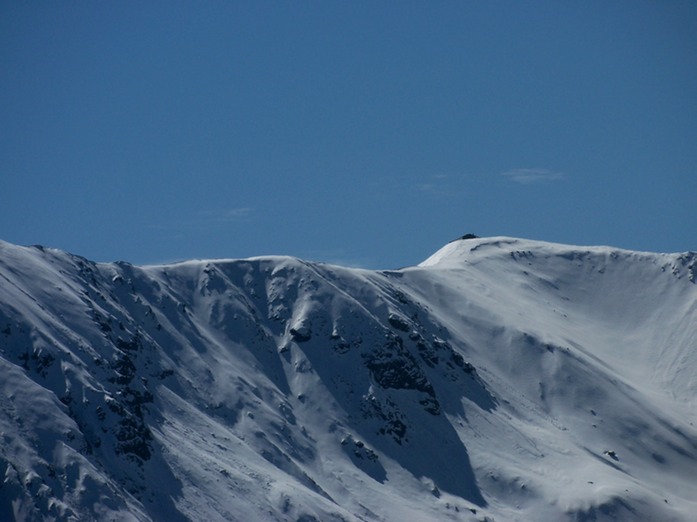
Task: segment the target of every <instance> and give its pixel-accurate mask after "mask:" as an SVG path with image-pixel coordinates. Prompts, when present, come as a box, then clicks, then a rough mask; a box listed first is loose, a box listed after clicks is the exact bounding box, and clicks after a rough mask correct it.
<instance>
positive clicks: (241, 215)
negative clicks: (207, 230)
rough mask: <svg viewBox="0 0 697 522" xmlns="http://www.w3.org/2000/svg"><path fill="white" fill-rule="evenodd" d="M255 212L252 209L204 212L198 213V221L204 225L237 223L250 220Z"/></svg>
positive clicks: (241, 208)
mask: <svg viewBox="0 0 697 522" xmlns="http://www.w3.org/2000/svg"><path fill="white" fill-rule="evenodd" d="M253 211H254V209H252V208H251V207H236V208H228V209H222V210H220V209H218V210H202V211H200V212H199V213H198V215H197V219H196V220H197V221H198V222H204V223H206V222H207V223H236V222H239V221H246V220H247V219H249V217H250V215H251V214H252V212H253Z"/></svg>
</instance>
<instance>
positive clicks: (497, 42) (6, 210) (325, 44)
mask: <svg viewBox="0 0 697 522" xmlns="http://www.w3.org/2000/svg"><path fill="white" fill-rule="evenodd" d="M0 75H1V77H0V78H1V79H0V169H1V170H0V181H1V182H2V185H1V186H2V191H1V192H0V239H4V240H6V241H11V242H14V243H18V244H37V243H39V244H43V245H46V246H52V247H57V248H60V249H63V250H68V251H71V252H73V253H77V254H81V255H84V256H86V257H88V258H91V259H94V260H97V261H112V260H117V259H122V260H127V261H130V262H134V263H157V262H166V261H173V260H180V259H188V258H221V257H233V258H237V257H249V256H255V255H266V254H289V255H294V256H298V257H301V258H305V259H312V260H319V261H327V262H335V263H343V264H349V265H352V266H364V267H368V268H394V267H399V266H405V265H411V264H415V263H418V262H419V261H421V260H423V259H425V258H426V257H428V256H429V255H430V254H431V253H432V252H433V251H435V250H436V249H438V248H439V247H440V246H442V245H443V244H444V243H446V242H447V241H449V240H451V239H453V238H455V237H458V236H460V235H462V234H465V233H468V232H473V233H476V234H478V235H482V236H486V235H511V236H519V237H526V238H532V239H541V240H547V241H555V242H562V243H571V244H588V245H590V244H592V245H598V244H604V245H613V246H617V247H622V248H630V249H638V250H650V251H686V250H696V249H697V233H696V232H695V231H696V230H697V4H695V3H694V2H687V1H686V2H674V1H660V2H659V1H642V0H632V1H620V0H617V1H612V2H607V1H589V2H570V1H548V2H538V1H530V2H517V1H515V2H514V1H491V2H489V1H487V2H484V1H481V2H479V1H468V2H449V1H448V2H410V1H404V2H372V1H371V2H362V1H358V2H314V1H308V2H214V1H209V2H199V3H194V2H177V1H167V2H164V1H161V2H157V1H155V2H147V3H143V2H79V1H76V2H10V1H5V0H3V1H0Z"/></svg>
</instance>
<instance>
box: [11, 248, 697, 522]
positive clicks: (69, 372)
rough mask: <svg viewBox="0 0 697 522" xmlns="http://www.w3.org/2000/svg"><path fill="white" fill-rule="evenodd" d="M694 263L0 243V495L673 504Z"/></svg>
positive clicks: (538, 514) (427, 514)
mask: <svg viewBox="0 0 697 522" xmlns="http://www.w3.org/2000/svg"><path fill="white" fill-rule="evenodd" d="M696 259H697V255H695V254H694V253H689V252H688V253H683V254H651V253H638V252H632V251H627V250H620V249H613V248H610V247H573V246H566V245H556V244H553V243H544V242H537V241H531V240H520V239H515V238H504V237H500V238H477V239H467V240H464V241H455V242H453V243H450V244H448V245H446V246H444V247H443V248H442V249H441V250H439V251H438V252H436V253H434V254H433V255H432V256H430V257H429V258H428V259H426V260H425V261H424V262H423V263H421V264H420V265H418V266H415V267H408V268H405V269H400V270H383V271H372V270H360V269H349V268H343V267H339V266H336V265H328V264H323V263H311V262H307V261H302V260H299V259H296V258H292V257H285V256H263V257H254V258H248V259H244V260H229V259H228V260H201V261H186V262H181V263H176V264H167V265H149V266H142V267H138V266H134V265H130V264H128V263H92V262H90V261H88V260H86V259H85V258H81V257H79V256H71V255H69V254H65V253H62V252H60V251H58V250H53V249H43V248H39V247H35V248H32V247H16V246H14V245H10V244H8V243H0V276H1V277H0V284H1V285H2V295H3V298H2V301H1V302H0V305H1V307H0V353H2V364H3V375H6V376H7V378H6V379H5V380H4V382H3V385H2V386H3V388H4V389H3V397H7V398H6V399H4V402H3V406H2V412H3V418H2V423H1V424H0V426H1V428H0V430H1V431H2V437H4V440H5V445H4V446H3V449H2V450H1V451H2V453H0V457H1V459H2V460H0V477H2V476H4V481H3V482H2V486H1V487H0V516H3V518H7V519H12V518H13V517H15V518H18V519H37V520H38V519H43V518H45V517H49V516H51V517H54V518H55V519H58V520H69V519H71V517H72V518H84V517H90V518H115V519H122V520H150V519H152V520H159V519H165V518H166V519H171V520H189V519H191V520H193V519H199V518H209V519H212V520H306V521H308V520H394V519H397V518H405V517H407V518H410V517H411V518H413V516H415V514H416V516H418V517H419V518H420V519H423V520H483V519H484V518H485V517H489V519H494V520H524V519H531V518H533V519H534V518H537V519H541V518H554V519H564V518H566V519H569V520H586V519H587V520H591V519H600V520H602V519H607V520H612V519H624V520H648V519H650V518H651V517H658V518H661V519H665V520H670V519H672V520H687V519H688V516H689V513H690V512H694V511H693V510H694V509H695V504H694V500H693V499H692V496H691V495H690V491H689V490H690V486H689V483H690V482H689V481H690V479H692V478H694V477H695V476H696V474H697V464H696V463H697V432H696V430H695V427H694V422H693V421H694V419H695V413H696V410H697V404H696V401H695V395H696V394H697V380H696V379H695V376H694V371H693V370H691V369H692V368H694V367H697V366H695V365H696V364H697V360H696V359H695V357H696V355H695V350H694V339H695V332H697V319H696V316H697V304H696V303H697V297H696V289H697V285H695V271H696V269H695V267H696V266H697V263H696ZM589 325H592V328H589V327H588V326H589ZM24 389H28V390H31V393H24V392H23V391H22V390H24ZM37 412H39V413H41V414H40V415H39V414H38V413H37ZM572 470H573V472H572ZM2 473H4V475H2ZM201 499H204V500H201Z"/></svg>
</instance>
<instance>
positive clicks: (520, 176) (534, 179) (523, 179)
mask: <svg viewBox="0 0 697 522" xmlns="http://www.w3.org/2000/svg"><path fill="white" fill-rule="evenodd" d="M501 176H504V177H506V178H508V179H509V180H511V181H513V182H515V183H519V184H521V185H531V184H533V183H542V182H546V181H558V180H560V179H564V177H565V175H564V173H563V172H558V171H554V170H549V169H512V170H508V171H506V172H502V173H501Z"/></svg>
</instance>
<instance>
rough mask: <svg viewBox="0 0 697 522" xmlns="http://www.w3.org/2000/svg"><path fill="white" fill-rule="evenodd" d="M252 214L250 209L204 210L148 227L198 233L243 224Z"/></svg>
mask: <svg viewBox="0 0 697 522" xmlns="http://www.w3.org/2000/svg"><path fill="white" fill-rule="evenodd" d="M253 214H254V209H253V208H251V207H234V208H228V209H205V210H199V211H198V212H194V213H193V214H190V215H188V216H179V217H178V218H177V219H172V220H169V221H165V222H161V223H151V224H150V225H149V227H150V228H152V229H155V230H177V231H179V232H180V233H183V232H185V231H191V230H199V231H200V230H205V229H210V228H213V227H217V226H220V225H226V224H234V223H243V222H246V221H249V220H250V219H251V217H252V215H253Z"/></svg>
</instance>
